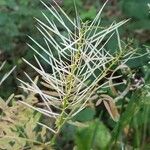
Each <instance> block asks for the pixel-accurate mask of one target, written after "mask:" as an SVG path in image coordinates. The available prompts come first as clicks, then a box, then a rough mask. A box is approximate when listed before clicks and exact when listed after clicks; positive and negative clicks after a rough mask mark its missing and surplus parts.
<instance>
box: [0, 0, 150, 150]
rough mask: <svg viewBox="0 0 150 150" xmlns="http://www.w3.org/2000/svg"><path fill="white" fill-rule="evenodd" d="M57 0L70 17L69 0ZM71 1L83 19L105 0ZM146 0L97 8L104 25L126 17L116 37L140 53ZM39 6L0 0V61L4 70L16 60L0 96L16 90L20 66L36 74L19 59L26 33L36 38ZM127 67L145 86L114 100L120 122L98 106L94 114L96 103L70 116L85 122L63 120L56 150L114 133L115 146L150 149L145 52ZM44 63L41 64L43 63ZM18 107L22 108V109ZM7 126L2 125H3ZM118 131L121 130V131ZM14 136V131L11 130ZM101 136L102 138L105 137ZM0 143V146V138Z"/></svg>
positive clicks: (149, 69)
mask: <svg viewBox="0 0 150 150" xmlns="http://www.w3.org/2000/svg"><path fill="white" fill-rule="evenodd" d="M44 1H45V2H46V3H49V2H51V1H48V0H44ZM57 1H58V3H59V4H60V5H61V7H63V9H64V10H65V12H66V13H67V14H69V15H70V17H72V18H73V17H74V16H75V11H74V2H73V1H71V0H61V1H60V0H57ZM75 2H76V5H77V9H78V11H79V14H80V16H81V18H82V19H83V20H84V21H86V20H92V19H93V18H94V17H95V15H96V13H97V11H98V9H99V8H100V7H101V6H102V4H103V3H104V2H105V0H99V1H98V0H92V1H91V0H75ZM148 2H149V0H132V1H131V0H109V2H108V4H107V6H106V8H105V9H104V12H103V16H102V18H103V19H102V23H103V24H102V27H103V26H105V25H106V26H107V24H109V23H110V22H112V21H114V20H115V21H120V20H122V19H127V18H130V21H129V22H128V23H127V24H126V25H124V26H123V27H122V28H121V29H120V34H121V39H123V40H124V41H125V42H127V43H128V44H129V48H130V47H133V48H137V49H138V50H139V51H140V52H141V53H143V54H144V53H146V51H147V48H148V47H149V46H150V36H149V34H150V13H149V8H148V6H147V3H148ZM51 3H52V2H51ZM40 11H44V12H45V13H47V12H46V11H47V10H45V8H44V7H43V6H42V5H41V3H40V1H38V0H32V1H30V0H0V35H1V37H0V62H3V61H4V60H7V66H6V67H5V69H4V70H3V71H4V72H6V71H7V70H9V69H10V68H11V67H12V66H14V65H17V69H16V70H15V72H14V73H13V74H12V76H11V77H10V78H9V79H8V80H7V81H6V82H5V83H4V84H3V86H1V87H0V96H1V97H2V98H6V97H8V96H9V95H10V94H11V93H12V92H15V94H18V93H20V89H19V88H18V85H19V83H18V81H17V80H15V79H16V78H17V77H19V78H20V77H23V71H26V72H29V73H30V74H31V76H35V75H36V74H35V73H34V72H32V71H30V68H29V67H28V66H26V65H25V64H24V63H23V62H22V57H24V58H26V59H27V60H32V58H33V57H32V56H33V53H32V51H31V50H29V48H28V47H27V45H26V42H29V39H28V38H27V35H32V37H34V38H35V39H40V36H39V34H38V32H37V30H36V29H35V27H34V25H36V22H35V20H34V18H33V17H37V18H41V12H40ZM60 28H61V26H60ZM114 41H115V39H112V40H111V41H110V42H109V43H108V45H107V48H108V49H110V50H111V51H112V52H113V51H115V49H116V47H115V43H114ZM33 63H34V62H33ZM43 63H44V62H43ZM129 66H130V67H131V68H133V70H134V72H135V73H136V75H137V78H138V79H139V78H141V77H142V78H144V80H145V86H144V87H143V88H142V89H140V90H139V91H136V92H135V93H134V94H133V93H130V95H129V96H130V102H129V104H128V105H127V104H124V103H122V104H120V105H121V106H122V110H123V111H122V115H121V119H120V121H119V122H118V123H114V122H112V120H111V119H110V118H109V117H108V114H107V113H106V110H105V109H103V108H102V110H103V111H102V112H100V113H99V109H100V108H96V109H94V108H93V109H91V108H90V109H86V110H84V112H81V113H80V114H79V115H78V116H77V118H75V121H81V122H83V123H85V124H86V127H85V126H82V125H81V126H79V127H74V126H71V125H68V124H67V125H66V126H65V127H64V128H63V131H62V137H59V138H58V145H57V149H61V147H63V149H69V148H70V147H71V148H72V145H73V143H75V144H76V149H78V150H84V149H85V150H88V149H90V148H91V147H93V149H105V148H106V149H107V146H108V145H109V144H110V143H114V141H115V140H116V139H118V137H119V139H120V140H119V142H120V143H116V145H115V148H119V146H120V145H121V144H122V143H121V142H124V143H125V144H126V145H127V146H128V148H129V149H130V148H132V147H135V148H141V149H149V148H150V145H149V142H150V137H149V136H150V129H149V123H150V119H149V117H148V116H149V115H150V108H149V106H150V102H149V101H150V92H149V91H150V80H149V77H150V63H149V56H148V55H146V56H145V55H144V56H143V57H141V58H140V59H138V60H134V61H131V62H129ZM45 67H47V66H46V64H45ZM2 74H3V72H1V73H0V75H2ZM138 93H140V95H139V94H138ZM2 105H3V104H2ZM12 106H13V107H14V109H16V107H18V106H16V104H12ZM0 108H1V107H0ZM1 109H2V108H1ZM10 111H11V109H10ZM19 111H21V112H22V111H23V110H19ZM8 113H9V112H8ZM29 114H30V115H31V118H32V117H33V116H32V115H33V114H32V113H31V112H30V113H29ZM17 117H18V116H17ZM39 118H40V116H37V115H35V120H30V121H32V122H33V123H34V122H36V121H37V120H39ZM83 118H84V119H83ZM95 118H96V120H95ZM98 120H101V122H100V123H99V121H98ZM29 123H30V122H29ZM1 124H2V123H1ZM1 124H0V125H1ZM9 125H10V124H7V126H9ZM12 126H13V127H12ZM19 126H24V127H25V130H26V128H27V126H26V125H24V124H21V125H19ZM11 127H12V128H13V129H14V128H15V129H14V130H18V128H16V126H14V125H12V124H11ZM17 127H18V125H17ZM19 128H20V127H19ZM21 128H22V127H21ZM33 128H34V127H33ZM43 130H44V129H43ZM66 130H67V131H68V130H69V132H66ZM86 131H88V132H86ZM101 131H103V132H101ZM5 132H6V131H5ZM23 132H26V131H23ZM40 132H41V133H39V134H43V133H42V132H44V131H40ZM122 132H124V134H121V133H122ZM120 135H121V136H120ZM17 136H20V135H18V134H17ZM28 136H30V135H27V134H26V137H28ZM32 136H35V137H32V138H34V139H37V137H36V135H32ZM97 139H99V141H97ZM104 139H107V141H105V140H104ZM99 142H100V144H99ZM8 143H9V140H8ZM22 143H23V144H24V146H25V145H26V144H27V143H25V141H24V140H23V142H22ZM66 143H67V144H66ZM87 143H89V145H88V144H87ZM0 145H3V141H1V143H0ZM4 145H5V144H4ZM28 145H30V144H28ZM5 146H6V145H5ZM7 146H9V145H7ZM16 146H18V144H16ZM30 146H31V145H30ZM32 146H33V145H32ZM83 146H85V147H83ZM6 149H7V148H6Z"/></svg>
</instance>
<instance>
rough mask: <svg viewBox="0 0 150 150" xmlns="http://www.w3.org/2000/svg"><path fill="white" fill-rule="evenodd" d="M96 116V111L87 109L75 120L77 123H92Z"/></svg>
mask: <svg viewBox="0 0 150 150" xmlns="http://www.w3.org/2000/svg"><path fill="white" fill-rule="evenodd" d="M94 115H95V110H94V109H92V108H89V107H88V108H85V109H84V110H82V111H81V112H80V113H78V114H77V115H76V116H75V117H74V119H75V120H76V121H80V122H85V121H90V120H92V119H93V118H94Z"/></svg>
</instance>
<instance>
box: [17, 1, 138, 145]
mask: <svg viewBox="0 0 150 150" xmlns="http://www.w3.org/2000/svg"><path fill="white" fill-rule="evenodd" d="M54 3H55V1H54ZM106 3H107V2H106ZM106 3H105V4H104V5H103V6H102V8H101V9H100V11H99V12H98V13H97V15H96V17H95V19H94V20H93V21H91V22H90V21H86V22H83V21H82V19H81V18H80V16H79V15H78V13H77V10H76V18H75V19H74V20H72V19H71V18H69V16H68V15H67V14H66V13H65V12H64V11H63V10H62V8H61V7H60V6H59V5H58V4H57V3H55V7H54V6H53V5H51V4H49V5H47V4H45V3H44V2H42V4H43V5H44V6H45V7H46V8H47V10H48V11H49V14H48V13H44V12H42V14H43V17H44V19H45V22H44V21H41V20H39V19H37V18H36V20H37V29H38V30H39V32H40V33H41V37H40V41H39V42H38V41H36V40H35V39H34V38H32V37H30V36H29V38H30V39H31V40H32V42H33V43H34V44H35V46H32V45H31V44H28V46H29V47H30V48H31V49H32V50H33V51H34V52H35V53H36V55H35V56H34V58H35V61H36V63H37V65H38V66H34V65H32V64H31V63H30V62H29V61H28V60H25V59H23V60H24V61H25V62H26V63H27V64H28V65H29V66H31V67H32V68H33V69H34V70H35V71H36V72H37V73H38V74H39V83H41V85H42V86H41V85H38V84H36V83H35V82H34V81H33V79H31V77H30V76H29V75H28V74H27V73H25V74H26V76H27V78H28V79H29V81H30V82H31V84H29V83H27V82H24V81H23V80H20V79H19V80H20V81H21V83H22V84H23V86H22V88H23V89H25V90H28V91H31V92H33V93H35V94H37V95H38V96H39V97H40V102H41V101H42V103H41V105H40V103H39V104H38V105H35V106H32V105H29V104H28V103H25V102H24V101H21V103H23V104H25V105H27V106H29V107H31V108H33V109H34V110H36V111H38V112H40V113H42V114H44V115H46V116H47V117H49V118H50V119H51V120H52V123H51V125H49V126H48V125H45V124H42V123H39V124H40V125H43V126H44V127H46V128H48V129H49V130H50V131H51V132H52V133H53V136H52V138H51V143H52V144H53V142H55V139H56V137H57V135H58V134H59V133H60V131H61V129H62V127H63V125H64V124H65V123H66V122H69V121H71V119H72V118H73V117H74V116H75V115H76V114H78V113H79V112H80V111H82V110H83V109H84V108H86V107H87V106H89V105H90V103H91V102H93V103H94V104H96V102H97V105H99V104H100V103H101V101H103V102H104V105H105V107H106V109H107V110H108V113H109V114H110V115H111V117H112V119H113V120H115V121H117V120H118V119H119V113H118V111H117V107H116V105H115V101H113V98H111V96H109V95H105V94H102V95H101V94H99V93H100V92H99V91H100V90H101V89H103V88H108V87H110V88H111V89H112V88H113V89H114V87H115V86H116V85H120V84H125V85H127V84H128V83H127V82H120V83H113V82H111V81H112V80H113V79H117V78H120V77H121V75H119V76H115V73H114V72H115V71H116V69H114V67H115V68H117V69H123V68H127V69H128V70H130V69H129V67H128V66H127V65H126V63H127V62H128V60H129V59H132V57H136V56H135V53H136V50H134V49H132V50H131V49H130V50H128V49H127V48H126V46H124V43H123V42H122V41H121V40H120V36H119V33H118V28H119V27H120V26H122V25H123V24H125V23H126V22H127V21H128V20H123V21H121V22H119V23H116V22H113V23H112V24H110V25H109V26H106V27H103V26H102V25H101V22H102V20H101V13H102V10H103V8H104V7H105V5H106ZM51 16H52V17H51ZM58 26H59V28H58ZM113 36H116V37H117V39H116V40H117V44H118V49H117V50H116V52H115V53H113V54H112V53H111V52H110V51H109V50H108V49H106V45H107V43H108V42H109V41H110V40H111V38H112V37H113ZM41 41H44V43H45V45H44V44H41ZM43 60H44V61H45V62H46V64H47V65H48V66H49V68H50V69H49V70H50V71H48V70H46V69H44V67H43V65H42V64H43V63H42V62H43ZM113 70H114V71H113ZM110 72H112V75H111V76H109V74H110ZM129 74H131V71H129ZM43 87H44V88H43Z"/></svg>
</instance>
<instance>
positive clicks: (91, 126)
mask: <svg viewBox="0 0 150 150" xmlns="http://www.w3.org/2000/svg"><path fill="white" fill-rule="evenodd" d="M110 139H111V135H110V133H109V131H108V129H107V128H106V127H105V126H104V124H103V123H102V122H100V121H99V120H95V121H92V122H90V123H88V124H87V127H84V128H79V129H78V132H77V134H76V138H75V142H76V146H77V149H78V150H91V149H94V150H100V149H102V150H103V149H105V148H107V147H108V144H109V142H110Z"/></svg>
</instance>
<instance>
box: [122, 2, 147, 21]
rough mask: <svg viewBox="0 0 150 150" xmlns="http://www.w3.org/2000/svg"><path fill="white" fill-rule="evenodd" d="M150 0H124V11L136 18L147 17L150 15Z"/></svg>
mask: <svg viewBox="0 0 150 150" xmlns="http://www.w3.org/2000/svg"><path fill="white" fill-rule="evenodd" d="M148 2H149V0H142V1H141V0H132V1H131V0H123V1H122V5H121V7H122V11H123V13H125V14H126V15H127V16H128V17H133V18H136V19H145V18H148V17H149V9H148V6H147V4H148Z"/></svg>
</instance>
